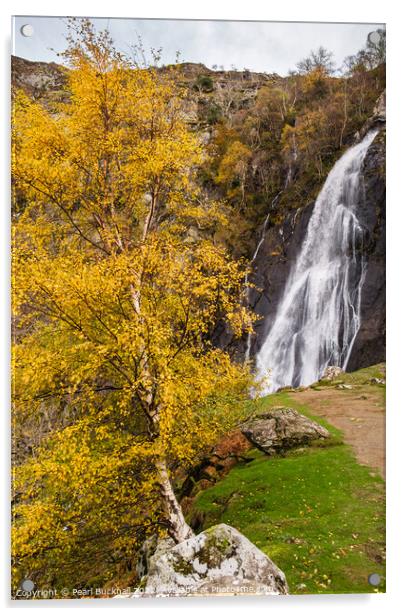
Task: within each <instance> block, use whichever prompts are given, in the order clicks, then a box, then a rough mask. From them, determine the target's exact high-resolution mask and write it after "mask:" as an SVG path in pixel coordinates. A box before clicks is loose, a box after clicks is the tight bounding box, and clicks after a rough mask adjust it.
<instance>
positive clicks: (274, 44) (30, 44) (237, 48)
mask: <svg viewBox="0 0 402 616" xmlns="http://www.w3.org/2000/svg"><path fill="white" fill-rule="evenodd" d="M92 21H93V22H94V23H95V25H96V27H97V29H99V30H102V29H104V28H106V27H107V28H108V29H109V31H110V33H111V35H112V37H113V39H114V41H115V44H116V47H117V48H119V49H120V50H121V51H123V52H126V53H129V52H130V46H132V45H135V44H136V43H138V37H141V39H142V42H143V45H144V47H145V49H146V50H148V49H150V48H152V47H153V48H160V47H162V49H163V53H162V62H163V63H164V64H169V63H172V62H175V59H176V52H178V51H179V52H180V61H182V62H202V63H203V64H205V65H206V66H208V67H209V68H212V67H213V66H214V65H218V66H221V65H223V66H224V68H225V69H226V70H228V69H230V68H231V67H233V66H234V67H236V68H237V69H239V70H242V69H244V68H248V69H250V70H252V71H257V72H267V73H273V72H276V73H279V74H280V75H286V74H287V73H288V71H289V70H291V69H294V68H295V66H296V63H297V62H298V61H299V60H301V59H302V58H304V57H306V56H307V55H308V54H309V53H310V51H311V50H312V49H317V48H318V47H319V46H320V45H322V46H324V47H326V48H327V49H329V50H330V51H332V52H333V54H334V59H335V63H336V67H337V68H338V67H341V65H342V62H343V59H344V58H345V57H346V56H348V55H352V54H354V53H356V52H357V51H358V50H359V49H361V48H363V47H364V46H365V43H366V40H367V35H368V34H369V33H370V32H372V31H373V30H376V29H377V28H379V27H381V26H382V24H357V23H353V24H348V23H346V24H345V23H338V24H336V23H302V22H262V21H254V22H251V21H248V22H246V21H203V20H199V21H195V20H162V19H119V18H94V19H93V20H92ZM13 22H14V23H13V54H15V55H17V56H21V57H23V58H27V59H28V60H40V61H45V62H52V61H53V62H60V60H59V58H58V57H57V55H56V52H60V51H63V50H64V49H65V46H66V43H65V35H66V31H67V28H66V19H65V18H62V17H32V16H17V17H14V19H13ZM25 24H30V25H32V26H33V35H32V36H30V37H25V36H23V35H22V33H21V27H22V26H23V25H25Z"/></svg>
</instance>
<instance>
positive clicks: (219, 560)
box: [136, 524, 288, 596]
mask: <svg viewBox="0 0 402 616" xmlns="http://www.w3.org/2000/svg"><path fill="white" fill-rule="evenodd" d="M141 586H142V587H143V590H142V591H141V592H138V591H137V594H136V596H138V595H139V594H140V595H141V596H155V595H157V596H194V595H199V594H202V595H211V594H212V595H228V594H229V595H233V594H235V595H237V594H257V595H282V594H284V595H285V594H288V585H287V582H286V577H285V575H284V573H283V572H282V571H281V570H280V569H279V568H278V567H277V566H276V565H275V564H274V563H273V562H272V560H271V559H270V558H269V557H268V556H266V554H264V553H263V552H261V550H259V549H258V548H257V547H256V546H255V545H254V544H253V543H251V541H249V540H248V539H247V538H246V537H245V536H244V535H242V534H241V533H240V532H239V531H238V530H236V529H235V528H233V527H231V526H228V525H227V524H218V525H217V526H213V527H211V528H209V529H207V530H205V531H204V532H202V533H200V534H199V535H196V536H194V537H191V538H189V539H187V540H186V541H183V542H182V543H179V544H177V545H175V546H174V547H171V546H170V547H168V546H165V547H164V548H163V547H162V548H159V549H158V550H157V552H155V554H154V555H153V556H151V558H150V559H149V570H148V575H147V577H146V580H144V581H143V582H142V583H141Z"/></svg>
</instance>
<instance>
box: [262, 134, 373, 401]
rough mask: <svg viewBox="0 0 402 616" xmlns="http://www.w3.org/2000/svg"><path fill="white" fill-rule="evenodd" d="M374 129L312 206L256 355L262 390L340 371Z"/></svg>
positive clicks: (346, 350)
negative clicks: (359, 206)
mask: <svg viewBox="0 0 402 616" xmlns="http://www.w3.org/2000/svg"><path fill="white" fill-rule="evenodd" d="M376 134H377V131H372V132H370V133H368V134H367V135H366V136H365V138H364V139H363V140H362V141H361V142H360V143H358V144H357V145H354V146H353V147H351V148H349V149H348V150H347V151H346V152H345V153H344V154H343V156H342V157H341V158H340V159H339V160H338V162H337V163H336V164H335V165H334V167H333V168H332V170H331V172H330V173H329V175H328V177H327V180H326V182H325V184H324V186H323V188H322V189H321V192H320V194H319V195H318V197H317V200H316V202H315V205H314V209H313V212H312V214H311V217H310V221H309V224H308V227H307V232H306V237H305V239H304V241H303V243H302V246H301V248H300V252H299V254H298V256H297V258H296V261H295V263H294V264H293V266H292V268H291V271H290V273H289V277H288V280H287V282H286V285H285V288H284V292H283V295H282V298H281V300H280V302H279V304H278V308H277V312H276V315H275V317H274V320H273V323H272V326H271V328H270V330H269V331H268V333H267V336H266V339H265V340H264V343H263V345H262V347H261V349H260V351H259V353H258V355H257V357H256V369H257V374H258V377H260V378H262V379H265V378H266V385H265V386H264V393H265V394H266V393H270V392H273V391H276V390H277V389H279V388H280V387H284V386H287V385H288V386H294V387H298V386H300V385H310V384H311V383H313V382H315V381H317V380H318V379H319V378H320V377H321V376H322V374H323V372H324V370H325V368H326V367H327V366H329V365H335V366H340V367H341V368H342V369H345V368H346V366H347V364H348V360H349V357H350V353H351V351H352V347H353V343H354V341H355V338H356V335H357V332H358V331H359V328H360V303H361V290H362V286H363V283H364V278H365V263H364V259H363V256H362V252H361V248H362V243H363V229H362V227H361V226H360V224H359V221H358V219H357V217H356V207H357V203H358V198H359V193H360V190H361V176H360V169H361V165H362V163H363V161H364V158H365V155H366V152H367V150H368V148H369V146H370V144H371V143H372V141H373V140H374V138H375V136H376Z"/></svg>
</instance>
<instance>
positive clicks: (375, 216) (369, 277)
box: [347, 123, 385, 371]
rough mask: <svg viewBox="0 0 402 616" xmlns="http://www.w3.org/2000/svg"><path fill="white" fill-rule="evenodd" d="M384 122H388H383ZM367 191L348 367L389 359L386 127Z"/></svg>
mask: <svg viewBox="0 0 402 616" xmlns="http://www.w3.org/2000/svg"><path fill="white" fill-rule="evenodd" d="M381 126H384V124H383V123H382V124H381ZM362 174H363V184H364V191H363V193H362V194H361V196H360V202H359V204H358V208H357V216H358V219H359V222H360V224H361V225H362V227H363V229H364V230H365V242H364V246H363V251H364V256H365V261H366V276H365V280H364V284H363V288H362V296H361V311H360V314H361V326H360V330H359V332H358V334H357V337H356V340H355V344H354V346H353V349H352V353H351V356H350V359H349V363H348V366H347V370H348V371H353V370H357V369H358V368H364V367H366V366H370V365H372V364H377V363H380V362H382V361H385V131H384V130H380V132H379V133H378V135H377V137H376V138H375V140H374V141H373V143H372V145H371V146H370V148H369V150H368V152H367V155H366V158H365V160H364V163H363V168H362Z"/></svg>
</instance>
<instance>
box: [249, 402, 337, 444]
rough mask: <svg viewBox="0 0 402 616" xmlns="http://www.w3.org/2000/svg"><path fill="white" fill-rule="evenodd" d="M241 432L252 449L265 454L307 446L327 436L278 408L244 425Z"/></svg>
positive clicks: (308, 421)
mask: <svg viewBox="0 0 402 616" xmlns="http://www.w3.org/2000/svg"><path fill="white" fill-rule="evenodd" d="M242 432H243V434H244V435H245V436H246V437H247V438H248V439H249V441H250V442H251V443H252V444H253V445H254V446H255V447H258V449H261V450H262V451H263V452H264V453H267V454H274V453H277V452H282V451H285V450H286V449H292V448H293V447H299V446H300V445H307V444H308V443H309V442H310V441H313V440H316V439H323V438H328V437H329V436H330V434H329V432H328V430H326V429H325V428H323V427H322V426H320V425H319V424H318V423H316V422H315V421H312V420H311V419H308V418H307V417H305V416H304V415H301V414H300V413H298V412H297V411H295V410H294V409H289V408H279V407H278V408H273V409H271V410H269V411H266V412H264V413H260V414H258V415H256V416H254V417H252V418H251V419H249V420H248V421H246V422H245V423H244V424H243V426H242Z"/></svg>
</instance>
